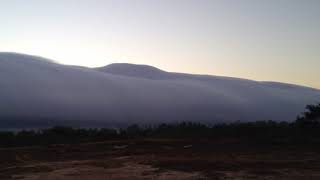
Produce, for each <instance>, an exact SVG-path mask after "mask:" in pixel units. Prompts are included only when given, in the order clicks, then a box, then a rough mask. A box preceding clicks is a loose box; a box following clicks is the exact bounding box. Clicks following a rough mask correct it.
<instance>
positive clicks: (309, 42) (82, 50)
mask: <svg viewBox="0 0 320 180" xmlns="http://www.w3.org/2000/svg"><path fill="white" fill-rule="evenodd" d="M0 22H1V25H0V51H6V52H7V51H10V52H19V53H26V54H34V55H39V56H43V57H47V58H50V59H54V60H56V61H58V62H60V63H63V64H73V65H81V66H89V67H96V66H103V65H107V64H110V63H115V62H126V63H136V64H149V65H152V66H156V67H158V68H161V69H164V70H167V71H176V72H188V73H197V74H212V75H222V76H233V77H242V78H248V79H254V80H272V81H281V82H288V83H295V84H301V85H307V86H312V87H316V88H320V80H319V76H320V73H319V67H320V58H319V57H320V1H318V0H28V1H24V0H0Z"/></svg>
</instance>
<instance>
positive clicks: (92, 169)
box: [0, 139, 320, 180]
mask: <svg viewBox="0 0 320 180" xmlns="http://www.w3.org/2000/svg"><path fill="white" fill-rule="evenodd" d="M0 179H27V180H60V179H61V180H62V179H63V180H65V179H66V180H69V179H70V180H86V179H90V180H95V179H97V180H100V179H101V180H104V179H111V180H124V179H130V180H135V179H137V180H140V179H156V180H157V179H159V180H162V179H163V180H170V179H172V180H175V179H186V180H188V179H190V180H193V179H290V180H294V179H320V148H319V147H315V146H311V145H310V146H299V147H297V146H290V145H286V146H284V145H268V146H266V145H263V144H259V145H257V144H252V143H244V142H239V141H236V140H170V139H140V140H123V141H107V142H98V143H86V144H77V145H51V146H47V147H43V146H34V147H24V148H3V149H0Z"/></svg>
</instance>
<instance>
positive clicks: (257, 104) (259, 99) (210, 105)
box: [0, 53, 320, 127]
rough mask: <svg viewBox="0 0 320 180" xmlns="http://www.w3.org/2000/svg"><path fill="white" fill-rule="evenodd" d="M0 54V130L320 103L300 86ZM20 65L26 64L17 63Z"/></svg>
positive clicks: (236, 116) (202, 117) (263, 114)
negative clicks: (103, 68) (127, 71)
mask: <svg viewBox="0 0 320 180" xmlns="http://www.w3.org/2000/svg"><path fill="white" fill-rule="evenodd" d="M21 56H22V57H23V58H20V57H21ZM24 56H26V57H24ZM3 57H4V56H2V54H1V53H0V84H1V88H0V99H1V101H0V109H1V111H0V117H3V118H0V127H1V123H5V124H7V125H8V124H9V125H10V122H11V125H19V124H20V125H23V126H26V124H28V123H29V124H30V125H31V124H32V126H34V125H36V124H37V123H38V125H39V124H41V123H44V122H45V123H44V124H46V125H48V126H49V125H56V123H64V124H68V125H70V124H71V125H75V126H76V125H80V124H81V125H83V126H92V125H93V124H95V125H96V126H98V124H100V125H101V126H103V124H104V125H106V124H108V125H112V124H128V123H129V124H133V123H144V124H154V123H174V122H181V121H196V122H205V123H217V122H233V121H237V120H240V121H256V120H276V121H282V120H283V121H292V120H294V119H295V117H296V116H297V115H298V114H299V113H300V112H303V110H304V108H305V105H307V104H313V103H316V102H318V101H320V91H318V90H313V89H309V88H304V87H300V86H289V87H286V85H283V84H281V85H282V86H283V87H281V88H279V86H278V85H277V84H276V85H275V84H272V85H270V84H268V83H261V82H258V81H251V80H245V79H237V78H224V77H218V76H217V77H216V76H206V75H192V74H183V73H170V72H166V71H162V70H160V69H157V68H156V69H154V68H152V67H151V69H149V68H150V66H142V69H143V70H142V71H138V73H137V71H134V73H136V74H135V75H143V76H144V75H145V74H144V73H141V72H145V71H144V70H145V69H144V68H145V67H147V69H148V71H147V72H148V73H149V72H152V73H153V72H157V73H160V75H161V76H160V80H159V76H158V75H159V74H157V73H156V76H155V75H154V74H152V76H150V74H148V73H146V74H147V75H146V77H136V76H135V77H132V76H130V74H129V76H128V74H126V75H123V74H122V75H119V72H120V73H121V72H122V71H119V72H117V74H115V73H113V74H112V73H106V72H103V71H98V70H97V69H95V68H86V67H78V66H69V65H61V64H57V63H51V62H45V63H39V61H38V60H39V59H38V58H35V59H33V58H31V60H28V58H30V57H35V56H28V55H20V56H11V60H10V58H9V59H8V56H7V55H6V56H5V57H6V58H3ZM27 57H28V58H27ZM17 58H18V59H17ZM32 59H33V60H32ZM23 61H28V63H27V62H24V63H20V62H23ZM17 62H18V63H17ZM126 66H128V64H127V65H126ZM134 67H135V66H134ZM139 67H141V66H139ZM129 68H131V65H130V67H129ZM138 69H139V68H138ZM150 70H152V71H150ZM163 73H164V75H165V76H163ZM283 107H286V108H283ZM32 117H33V118H32ZM25 118H27V119H25ZM10 119H12V120H10ZM62 125H63V124H62Z"/></svg>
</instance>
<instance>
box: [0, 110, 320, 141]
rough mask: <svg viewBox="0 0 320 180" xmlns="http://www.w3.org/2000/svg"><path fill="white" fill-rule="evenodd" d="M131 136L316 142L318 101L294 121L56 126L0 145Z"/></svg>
mask: <svg viewBox="0 0 320 180" xmlns="http://www.w3.org/2000/svg"><path fill="white" fill-rule="evenodd" d="M134 138H136V139H137V138H178V139H181V138H185V139H218V138H224V139H225V138H238V139H243V140H248V141H253V142H256V143H284V144H286V143H317V142H320V104H318V105H308V106H307V107H306V112H305V113H304V114H303V116H301V117H297V120H296V121H294V122H274V121H258V122H235V123H229V124H215V125H212V126H210V125H205V124H199V123H192V122H183V123H178V124H160V125H157V126H149V127H140V126H139V125H131V126H129V127H127V128H125V129H107V128H102V129H73V128H71V127H62V126H57V127H53V128H50V129H41V130H23V131H19V132H5V131H2V132H0V147H17V146H31V145H49V144H72V143H86V142H97V141H106V140H125V139H134Z"/></svg>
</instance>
